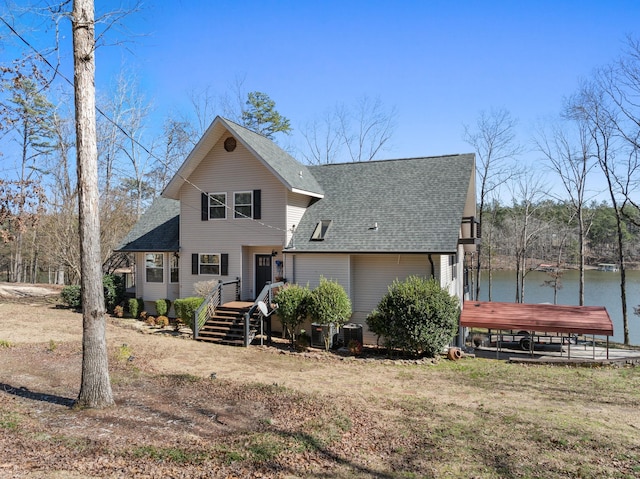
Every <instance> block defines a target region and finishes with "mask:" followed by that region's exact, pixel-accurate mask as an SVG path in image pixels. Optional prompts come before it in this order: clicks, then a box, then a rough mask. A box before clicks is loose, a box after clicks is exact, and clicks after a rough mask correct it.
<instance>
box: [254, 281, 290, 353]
mask: <svg viewBox="0 0 640 479" xmlns="http://www.w3.org/2000/svg"><path fill="white" fill-rule="evenodd" d="M282 286H284V282H282V281H280V282H278V283H271V282H270V281H267V284H265V285H264V288H262V291H260V294H259V295H258V296H257V297H256V300H255V301H254V302H253V305H252V306H251V307H250V308H249V310H248V311H247V312H246V313H244V346H245V348H246V347H249V344H251V316H252V315H253V313H255V311H256V309H258V303H259V302H260V301H262V302H263V303H265V304H267V305H270V304H271V303H272V302H273V294H274V292H273V291H274V289H277V288H280V287H282ZM267 321H269V323H268V324H267V343H268V344H271V323H270V321H271V318H268V319H267ZM263 328H264V318H262V317H261V318H260V344H261V345H262V344H263V338H264V334H263V333H264V329H263Z"/></svg>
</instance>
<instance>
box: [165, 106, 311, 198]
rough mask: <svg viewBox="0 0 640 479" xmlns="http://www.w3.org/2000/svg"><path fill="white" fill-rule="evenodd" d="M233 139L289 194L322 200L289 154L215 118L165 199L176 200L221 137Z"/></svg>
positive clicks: (302, 168)
mask: <svg viewBox="0 0 640 479" xmlns="http://www.w3.org/2000/svg"><path fill="white" fill-rule="evenodd" d="M229 134H231V135H233V136H234V137H235V138H236V139H237V140H238V141H239V142H240V143H241V144H243V145H244V146H245V147H246V148H247V149H248V150H249V151H251V152H253V153H254V154H255V155H256V157H257V158H258V159H261V160H262V162H263V164H264V165H265V166H266V167H267V168H268V169H269V170H270V171H271V172H272V173H273V174H274V175H275V177H276V178H278V180H280V181H281V182H282V183H283V184H284V186H285V187H286V188H288V189H289V190H291V191H297V192H301V193H306V194H309V195H311V196H315V197H320V198H321V197H322V196H323V191H322V188H321V186H320V185H319V184H318V182H317V181H316V179H315V178H314V177H313V175H311V174H310V173H309V171H308V169H307V167H306V166H304V165H302V164H300V163H299V162H298V161H297V160H296V159H295V158H293V157H292V156H291V155H290V154H289V153H287V152H286V151H284V150H283V149H282V148H280V147H279V146H278V145H276V144H275V143H273V142H272V141H271V140H269V139H268V138H265V137H264V136H262V135H259V134H258V133H255V132H253V131H251V130H248V129H247V128H245V127H243V126H240V125H238V124H237V123H234V122H232V121H231V120H227V119H226V118H222V117H221V116H217V117H216V118H215V120H213V122H212V123H211V125H210V126H209V128H208V129H207V131H206V132H205V134H204V135H203V136H202V138H201V139H200V141H199V142H198V144H197V145H196V146H195V147H194V149H193V150H192V151H191V153H189V156H188V157H187V158H186V160H185V161H184V163H183V164H182V165H181V166H180V168H179V170H178V172H177V173H176V174H175V175H174V177H173V178H172V179H171V181H169V183H168V184H167V186H166V187H165V189H164V191H163V192H162V195H163V196H165V197H167V198H173V199H178V198H179V195H180V188H181V186H182V185H183V184H184V182H185V178H189V177H191V174H192V173H193V172H194V171H195V169H196V168H197V166H198V165H199V164H200V162H201V161H202V160H203V159H204V158H205V157H206V155H207V154H208V153H209V152H210V151H211V148H213V146H214V145H215V144H216V143H217V142H218V141H219V140H220V139H221V138H223V137H226V136H228V135H229Z"/></svg>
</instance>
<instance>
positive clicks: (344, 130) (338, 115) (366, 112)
mask: <svg viewBox="0 0 640 479" xmlns="http://www.w3.org/2000/svg"><path fill="white" fill-rule="evenodd" d="M396 117H397V111H396V109H395V108H390V109H387V108H386V107H385V106H384V104H383V103H382V100H380V98H375V99H372V98H370V97H368V96H363V97H361V98H359V99H358V100H356V101H355V102H354V103H353V104H352V105H346V104H340V105H337V106H336V107H335V108H334V109H332V110H329V111H327V112H325V113H324V114H323V115H322V117H321V118H320V119H315V120H313V121H312V122H310V123H308V124H307V125H306V126H305V127H304V129H302V135H303V136H304V138H305V141H306V144H307V148H306V149H304V150H301V151H300V154H301V156H302V157H303V158H304V160H305V161H306V162H307V163H310V164H316V165H321V164H328V163H337V162H344V161H370V160H374V159H376V158H377V157H378V155H379V153H380V152H381V151H383V150H384V149H386V148H387V146H388V142H389V140H390V139H391V137H392V136H393V132H394V130H395V126H396Z"/></svg>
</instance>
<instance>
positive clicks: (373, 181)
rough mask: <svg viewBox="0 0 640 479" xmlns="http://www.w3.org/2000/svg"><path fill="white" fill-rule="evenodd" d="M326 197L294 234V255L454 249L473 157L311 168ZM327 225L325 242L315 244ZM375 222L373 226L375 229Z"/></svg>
mask: <svg viewBox="0 0 640 479" xmlns="http://www.w3.org/2000/svg"><path fill="white" fill-rule="evenodd" d="M309 170H310V171H311V173H312V174H313V175H314V176H315V177H316V179H317V180H318V182H319V183H320V185H321V186H322V188H323V189H324V192H325V197H324V198H323V199H320V200H318V201H316V202H315V203H314V204H313V205H311V206H310V207H309V208H308V209H307V211H306V212H305V214H304V216H303V218H302V220H301V221H300V224H299V225H297V227H296V230H295V233H294V235H293V246H294V248H295V251H296V252H405V253H418V252H433V253H447V252H451V253H453V252H455V251H456V246H457V243H458V235H459V231H460V225H461V220H462V216H463V211H464V206H465V202H466V199H467V193H468V191H469V184H470V181H471V179H472V175H474V174H475V171H474V170H475V166H474V155H473V154H465V155H451V156H441V157H429V158H412V159H403V160H386V161H370V162H364V163H345V164H339V165H322V166H313V167H309ZM322 220H331V225H330V227H329V229H328V230H327V234H326V237H325V239H324V240H323V241H313V240H311V236H312V234H313V231H314V229H315V227H316V225H317V224H318V222H320V221H322ZM376 224H377V229H375V225H376Z"/></svg>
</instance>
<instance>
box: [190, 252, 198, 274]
mask: <svg viewBox="0 0 640 479" xmlns="http://www.w3.org/2000/svg"><path fill="white" fill-rule="evenodd" d="M199 260H200V258H198V253H193V254H192V255H191V274H199V273H200V271H199V269H200V268H199V264H198V263H199V262H200V261H199Z"/></svg>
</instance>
